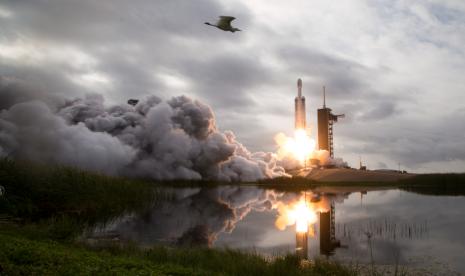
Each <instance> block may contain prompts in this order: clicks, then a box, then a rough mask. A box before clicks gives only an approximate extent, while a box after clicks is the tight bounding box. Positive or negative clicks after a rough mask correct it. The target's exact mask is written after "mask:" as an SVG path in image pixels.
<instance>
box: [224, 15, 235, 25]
mask: <svg viewBox="0 0 465 276" xmlns="http://www.w3.org/2000/svg"><path fill="white" fill-rule="evenodd" d="M234 19H236V18H235V17H233V16H225V15H222V16H220V22H224V23H226V24H231V21H233V20H234Z"/></svg>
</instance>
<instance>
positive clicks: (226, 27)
mask: <svg viewBox="0 0 465 276" xmlns="http://www.w3.org/2000/svg"><path fill="white" fill-rule="evenodd" d="M219 18H220V20H218V22H216V24H211V23H209V22H205V24H206V25H209V26H213V27H217V28H218V29H220V30H223V31H226V32H232V33H234V32H237V31H241V30H239V29H238V28H234V27H233V26H231V22H232V21H233V20H234V19H236V18H235V17H232V16H224V15H222V16H220V17H219Z"/></svg>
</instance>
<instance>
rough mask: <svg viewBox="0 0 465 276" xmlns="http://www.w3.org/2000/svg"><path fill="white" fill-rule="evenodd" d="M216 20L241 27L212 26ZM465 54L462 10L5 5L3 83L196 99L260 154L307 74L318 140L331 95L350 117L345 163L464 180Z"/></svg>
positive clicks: (422, 4) (242, 2)
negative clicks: (228, 19)
mask: <svg viewBox="0 0 465 276" xmlns="http://www.w3.org/2000/svg"><path fill="white" fill-rule="evenodd" d="M219 15H231V16H234V17H236V20H235V21H233V26H235V27H237V28H239V29H241V30H243V31H242V32H236V33H230V32H223V31H220V30H218V29H216V28H213V27H210V26H207V25H204V24H203V23H204V22H207V21H208V22H212V23H214V22H215V21H216V19H217V16H219ZM463 45H465V2H463V1H461V0H456V1H455V0H449V1H442V0H429V1H426V0H424V1H415V0H411V1H395V0H393V1H368V0H367V1H361V0H360V1H355V0H354V1H344V0H342V1H323V0H321V1H320V0H312V1H308V0H302V1H298V0H288V1H278V0H266V1H265V0H254V1H246V0H237V1H233V0H224V1H213V0H197V1H188V0H185V1H179V0H170V1H161V0H160V1H158V0H150V1H149V0H147V1H142V0H135V1H122V0H115V1H91V0H79V1H77V0H76V1H70V0H48V1H45V0H12V1H9V0H3V1H1V2H0V76H1V77H3V78H8V79H16V80H21V81H23V82H25V83H27V84H28V86H29V87H31V90H32V93H42V92H46V93H52V94H57V95H61V96H65V97H75V96H82V95H85V94H88V93H100V94H102V95H104V97H105V99H106V102H107V104H117V103H122V102H126V101H127V100H128V99H129V98H140V97H143V96H144V95H148V94H153V95H157V96H159V97H161V98H163V99H170V98H171V97H173V96H179V95H187V96H190V97H193V98H196V99H198V100H199V101H201V102H203V103H205V104H208V105H209V106H211V108H212V109H213V111H214V113H215V116H216V122H217V126H218V128H219V129H220V130H223V131H224V130H232V131H233V132H234V133H235V134H236V136H237V140H239V141H241V143H243V144H244V145H245V146H246V147H247V148H249V150H252V151H275V150H276V147H277V146H276V144H275V142H274V139H273V138H274V136H275V135H276V134H277V133H278V132H284V133H286V134H287V135H292V133H293V126H294V121H293V119H294V114H293V112H294V97H295V96H296V93H297V87H296V82H297V79H298V78H301V79H302V80H303V94H304V96H305V97H306V99H307V121H308V122H309V124H310V127H311V128H312V134H311V135H312V136H313V137H316V132H315V130H316V109H317V108H319V107H320V106H321V105H322V92H321V91H322V86H323V85H324V86H326V91H327V105H328V106H329V107H331V108H332V109H333V111H334V112H335V113H344V114H345V115H346V118H344V119H341V120H340V121H339V122H338V123H337V124H336V125H335V156H336V157H340V158H343V159H344V160H345V161H347V162H348V163H349V165H351V166H353V167H358V162H359V157H360V156H361V157H362V159H363V162H364V164H365V165H367V166H368V168H369V169H385V168H391V169H397V168H398V166H399V164H400V166H401V169H404V170H408V171H413V172H449V171H456V172H457V171H461V172H463V171H465V93H464V92H465V77H464V76H465V48H464V47H463ZM2 104H4V103H0V108H2Z"/></svg>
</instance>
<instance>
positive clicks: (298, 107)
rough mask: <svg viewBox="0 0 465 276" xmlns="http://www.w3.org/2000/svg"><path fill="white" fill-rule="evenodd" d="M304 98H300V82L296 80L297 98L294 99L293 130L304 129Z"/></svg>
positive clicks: (305, 125)
mask: <svg viewBox="0 0 465 276" xmlns="http://www.w3.org/2000/svg"><path fill="white" fill-rule="evenodd" d="M306 127H307V124H306V119H305V97H304V96H302V80H301V79H298V80H297V97H295V129H306Z"/></svg>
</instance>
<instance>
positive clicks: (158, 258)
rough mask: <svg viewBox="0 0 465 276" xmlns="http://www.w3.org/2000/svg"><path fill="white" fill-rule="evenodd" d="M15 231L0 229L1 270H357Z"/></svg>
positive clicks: (48, 272) (124, 272)
mask: <svg viewBox="0 0 465 276" xmlns="http://www.w3.org/2000/svg"><path fill="white" fill-rule="evenodd" d="M20 233H21V231H20V232H19V234H18V232H14V231H12V230H11V231H4V230H3V231H1V230H0V266H1V268H0V271H1V269H3V273H5V274H6V275H90V274H91V275H244V276H246V275H357V273H356V270H354V269H349V268H347V267H344V266H342V265H339V264H336V263H332V262H328V261H324V260H317V261H315V263H314V264H313V265H309V266H302V265H301V263H300V260H299V259H298V258H297V257H296V256H294V255H288V256H283V257H277V258H276V259H274V260H266V259H264V258H263V257H261V256H259V255H256V254H247V253H241V252H238V251H234V250H215V249H208V248H180V249H174V248H167V247H155V248H151V249H149V250H142V249H139V248H137V247H121V246H108V247H105V248H99V249H89V248H87V247H85V246H82V245H78V244H70V243H61V242H56V241H51V240H31V239H28V238H26V237H24V236H23V235H21V234H20ZM0 274H1V273H0Z"/></svg>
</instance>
